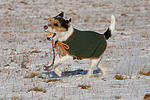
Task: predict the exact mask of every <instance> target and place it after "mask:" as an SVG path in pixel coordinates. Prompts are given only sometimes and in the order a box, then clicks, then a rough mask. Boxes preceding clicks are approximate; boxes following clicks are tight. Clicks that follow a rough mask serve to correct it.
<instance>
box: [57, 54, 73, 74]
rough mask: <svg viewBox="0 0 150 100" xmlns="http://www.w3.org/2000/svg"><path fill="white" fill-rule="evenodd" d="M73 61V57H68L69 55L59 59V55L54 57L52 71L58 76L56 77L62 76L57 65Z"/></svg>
mask: <svg viewBox="0 0 150 100" xmlns="http://www.w3.org/2000/svg"><path fill="white" fill-rule="evenodd" d="M72 60H73V57H72V56H69V55H66V56H63V57H60V56H59V55H57V56H56V59H55V62H54V70H55V73H56V74H57V75H58V76H61V75H62V71H61V69H60V68H58V65H59V64H62V63H66V62H68V61H72Z"/></svg>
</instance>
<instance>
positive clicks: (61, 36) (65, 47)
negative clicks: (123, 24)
mask: <svg viewBox="0 0 150 100" xmlns="http://www.w3.org/2000/svg"><path fill="white" fill-rule="evenodd" d="M70 23H71V18H70V19H69V20H66V19H65V18H64V13H63V12H61V13H60V14H58V15H57V16H55V17H52V18H51V19H50V21H49V22H48V24H47V25H44V29H45V32H46V36H47V39H49V40H51V39H53V40H54V43H55V48H56V49H57V51H58V52H59V53H58V54H57V56H56V59H55V61H54V65H53V68H54V71H55V73H56V74H57V75H58V76H61V75H62V71H61V70H60V69H59V67H58V66H59V65H60V64H62V63H65V62H67V61H72V60H74V59H77V60H82V59H90V60H91V66H90V69H89V71H88V73H87V76H88V77H91V76H92V75H93V70H94V68H95V67H98V68H100V69H101V71H102V73H103V75H106V73H107V68H106V67H105V66H103V65H102V64H101V63H100V60H101V56H102V54H103V53H104V51H105V50H106V47H107V42H106V40H108V39H109V37H111V33H112V32H113V31H114V29H115V17H114V16H113V15H112V16H111V24H110V27H109V28H108V29H107V30H106V31H105V32H104V33H103V34H100V33H97V32H94V31H81V30H78V29H76V28H73V27H72V26H71V24H70Z"/></svg>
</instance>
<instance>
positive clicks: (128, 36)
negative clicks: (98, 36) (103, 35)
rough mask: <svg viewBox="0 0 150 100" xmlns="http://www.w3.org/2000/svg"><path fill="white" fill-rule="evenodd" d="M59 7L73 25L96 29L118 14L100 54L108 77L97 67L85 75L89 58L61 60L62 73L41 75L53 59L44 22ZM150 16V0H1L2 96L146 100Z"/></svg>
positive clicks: (6, 99)
mask: <svg viewBox="0 0 150 100" xmlns="http://www.w3.org/2000/svg"><path fill="white" fill-rule="evenodd" d="M61 11H64V12H65V14H66V18H68V19H69V18H70V17H71V18H72V26H73V27H76V28H79V29H83V30H93V31H98V32H103V31H105V30H106V28H107V27H108V26H109V24H110V16H111V15H112V14H113V15H114V16H115V17H116V21H117V23H116V30H115V32H114V33H113V34H114V35H113V37H112V38H111V39H110V40H109V41H108V48H107V50H106V52H105V54H104V56H103V59H102V63H103V64H104V65H105V66H106V67H107V68H108V69H109V74H108V75H107V76H103V75H102V74H101V72H100V71H99V70H98V69H96V70H95V72H94V73H95V76H94V77H92V78H86V75H85V74H86V73H87V71H88V69H89V63H90V62H89V61H88V60H83V61H74V62H70V63H69V64H65V65H62V66H61V69H62V70H63V71H64V72H63V77H59V78H58V77H54V78H51V79H46V78H47V76H46V75H42V74H41V73H42V72H43V69H42V68H43V65H46V64H49V63H51V60H52V52H51V51H52V50H51V44H50V42H49V41H47V40H46V37H45V35H44V30H43V25H44V24H46V23H47V21H48V19H49V18H50V17H51V16H55V15H56V14H58V13H59V12H61ZM149 18H150V1H149V0H100V1H92V0H70V1H67V0H0V100H11V99H12V100H27V99H28V100H59V99H60V100H71V99H72V100H116V99H120V100H143V99H144V95H145V94H146V93H150V76H146V75H142V74H139V73H140V71H141V73H147V72H148V71H150V33H149V32H150V30H149V29H150V19H149ZM53 74H54V73H53ZM118 74H119V75H121V76H123V79H122V80H118V79H116V78H115V76H116V75H118ZM119 79H120V78H119Z"/></svg>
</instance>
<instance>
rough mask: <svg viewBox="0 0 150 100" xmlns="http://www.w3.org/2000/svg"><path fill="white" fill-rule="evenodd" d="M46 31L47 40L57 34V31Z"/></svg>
mask: <svg viewBox="0 0 150 100" xmlns="http://www.w3.org/2000/svg"><path fill="white" fill-rule="evenodd" d="M45 32H46V36H47V40H51V39H52V38H54V37H55V35H56V33H51V32H48V31H45Z"/></svg>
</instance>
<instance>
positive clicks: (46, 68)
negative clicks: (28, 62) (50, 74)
mask: <svg viewBox="0 0 150 100" xmlns="http://www.w3.org/2000/svg"><path fill="white" fill-rule="evenodd" d="M55 35H56V33H54V35H53V36H52V37H51V42H52V48H53V61H52V63H51V65H49V66H46V65H44V67H43V69H44V71H49V68H51V67H52V66H53V65H54V62H55V50H54V48H55V43H54V40H53V38H54V36H55Z"/></svg>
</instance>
